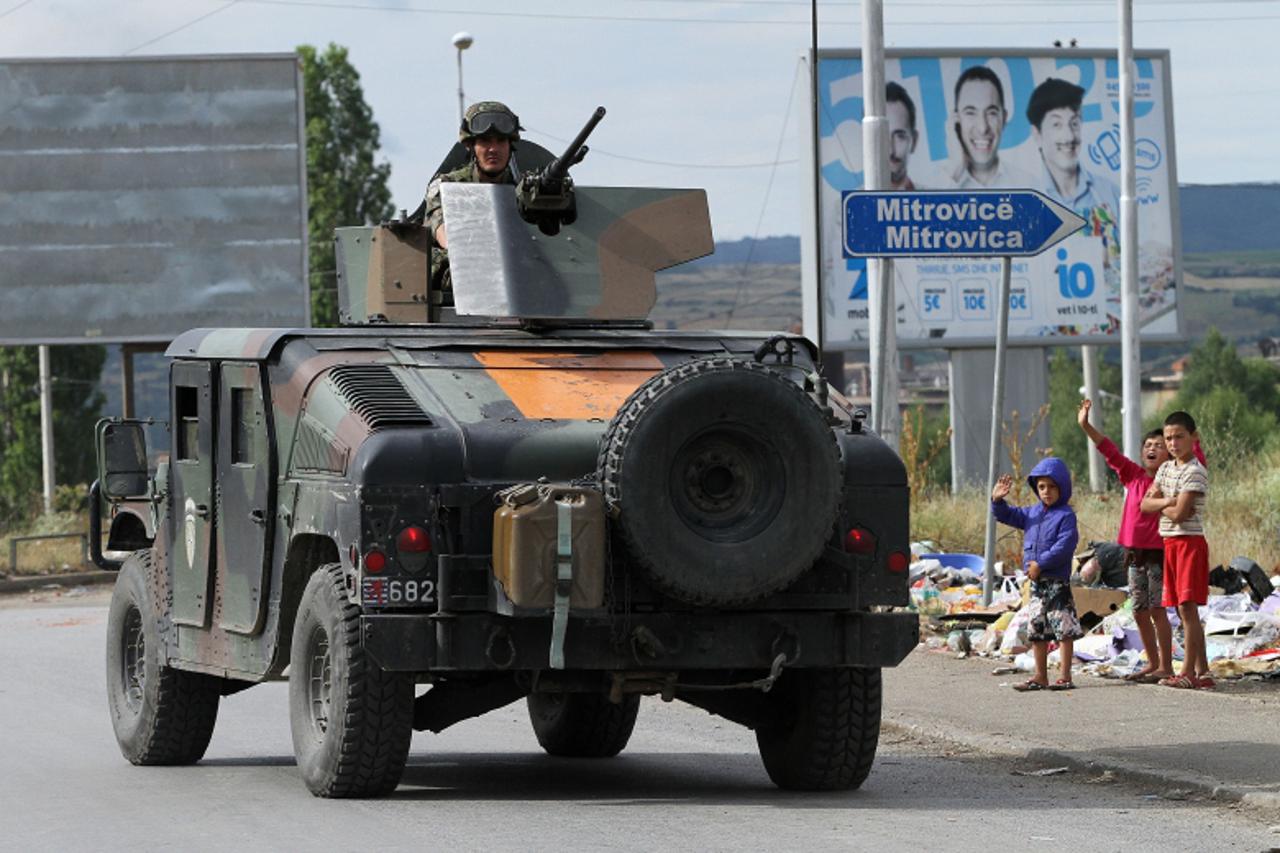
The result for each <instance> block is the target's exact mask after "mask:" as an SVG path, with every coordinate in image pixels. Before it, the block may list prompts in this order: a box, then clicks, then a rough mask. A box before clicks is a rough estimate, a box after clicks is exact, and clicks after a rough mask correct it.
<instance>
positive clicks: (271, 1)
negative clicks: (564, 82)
mask: <svg viewBox="0 0 1280 853" xmlns="http://www.w3.org/2000/svg"><path fill="white" fill-rule="evenodd" d="M240 2H243V3H253V4H256V5H260V6H297V7H303V8H314V9H352V10H357V11H361V12H399V13H402V14H417V15H466V16H468V17H473V18H474V17H490V18H523V19H533V20H560V21H607V22H621V23H638V24H716V25H722V26H724V25H749V26H771V27H776V26H779V25H782V26H809V22H808V21H807V20H787V19H772V20H758V19H747V18H688V17H685V18H671V17H656V16H649V15H583V14H566V13H556V12H501V11H491V10H477V9H423V8H420V7H417V6H394V7H393V6H379V5H370V4H367V3H366V4H362V3H347V2H319V0H240ZM1241 2H1261V0H1241ZM922 5H929V4H922ZM972 5H974V6H989V5H999V3H998V1H997V2H993V3H977V2H975V3H973V4H972ZM1013 5H1019V6H1022V7H1023V8H1025V7H1026V4H1016V3H1015V4H1013ZM1036 5H1041V6H1043V7H1044V8H1046V9H1047V8H1055V9H1056V8H1060V6H1058V5H1056V4H1055V5H1053V6H1050V5H1049V4H1047V3H1046V4H1036ZM931 6H932V8H934V9H935V10H936V9H937V4H931ZM796 8H800V7H798V6H797V7H796ZM1270 20H1280V15H1245V16H1236V17H1224V16H1216V17H1205V18H1142V19H1136V20H1135V21H1134V24H1135V25H1139V24H1181V23H1188V24H1194V23H1206V22H1210V23H1220V22H1228V21H1270ZM1115 22H1116V19H1115V18H1101V19H1079V18H1075V19H1070V20H994V21H993V20H988V19H984V20H980V21H936V20H935V21H890V22H886V23H887V25H888V26H891V27H895V28H896V27H915V26H921V27H993V26H1077V25H1091V24H1093V25H1102V24H1105V25H1107V26H1114V25H1115ZM193 23H194V22H193ZM833 23H834V24H848V25H851V26H852V25H854V24H855V22H853V21H838V22H828V26H830V25H832V24H833Z"/></svg>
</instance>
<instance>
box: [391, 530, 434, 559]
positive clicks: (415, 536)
mask: <svg viewBox="0 0 1280 853" xmlns="http://www.w3.org/2000/svg"><path fill="white" fill-rule="evenodd" d="M396 550H397V551H399V552H401V553H408V554H420V553H422V552H423V551H430V550H431V534H429V533H427V531H425V530H423V529H422V528H421V527H418V526H417V525H412V524H411V525H409V526H408V527H406V528H405V529H404V530H401V531H400V535H399V536H397V537H396Z"/></svg>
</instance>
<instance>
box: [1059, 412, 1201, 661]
mask: <svg viewBox="0 0 1280 853" xmlns="http://www.w3.org/2000/svg"><path fill="white" fill-rule="evenodd" d="M1092 405H1093V403H1092V401H1090V400H1082V401H1081V402H1080V410H1079V411H1078V412H1077V414H1076V420H1077V421H1078V422H1079V423H1080V429H1082V430H1084V432H1085V435H1087V436H1089V440H1090V441H1092V442H1093V443H1094V444H1096V445H1097V446H1098V452H1099V453H1101V454H1102V456H1103V458H1104V459H1106V460H1107V465H1109V466H1110V467H1111V470H1112V471H1115V472H1116V476H1118V477H1119V478H1120V484H1121V485H1122V486H1124V509H1123V510H1122V512H1121V515H1120V535H1119V536H1118V537H1117V539H1116V541H1118V542H1119V543H1120V544H1121V545H1122V546H1124V549H1125V565H1127V566H1128V567H1129V597H1130V598H1132V599H1133V618H1134V621H1135V622H1137V623H1138V634H1139V635H1140V636H1141V637H1142V646H1143V648H1145V649H1146V650H1147V666H1146V668H1145V669H1143V670H1141V671H1139V672H1135V673H1133V674H1131V675H1127V676H1125V679H1126V680H1127V681H1138V682H1141V683H1143V684H1154V683H1156V682H1157V681H1159V680H1160V679H1162V678H1168V677H1170V676H1172V675H1173V631H1172V629H1171V628H1170V626H1169V615H1168V614H1167V613H1166V612H1165V609H1164V606H1163V603H1162V601H1161V599H1162V598H1163V596H1164V542H1163V540H1162V539H1161V538H1160V516H1159V514H1152V513H1144V512H1143V511H1142V498H1143V497H1144V496H1145V495H1146V493H1147V490H1148V489H1149V488H1151V484H1152V483H1153V482H1155V475H1156V472H1157V471H1158V470H1160V466H1161V465H1162V464H1164V463H1165V462H1167V461H1168V460H1169V450H1168V448H1167V447H1166V446H1165V441H1164V431H1163V430H1159V429H1153V430H1151V432H1149V433H1147V434H1146V436H1145V437H1144V438H1143V441H1142V464H1141V465H1139V464H1138V463H1136V462H1134V461H1133V460H1132V459H1129V458H1128V457H1127V456H1125V455H1124V454H1123V453H1121V452H1120V448H1118V447H1116V445H1115V443H1114V442H1113V441H1112V440H1111V439H1109V438H1107V437H1106V436H1105V435H1103V434H1102V433H1101V432H1099V431H1098V430H1097V429H1096V428H1095V427H1094V426H1093V424H1091V423H1089V409H1090V408H1091V407H1092ZM1199 449H1200V448H1199V446H1198V445H1197V447H1196V450H1197V451H1199Z"/></svg>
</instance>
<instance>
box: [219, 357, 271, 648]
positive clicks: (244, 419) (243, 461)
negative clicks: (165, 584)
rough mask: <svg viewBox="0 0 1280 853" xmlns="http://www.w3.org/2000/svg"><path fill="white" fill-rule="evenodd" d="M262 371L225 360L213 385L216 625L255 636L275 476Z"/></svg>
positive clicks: (262, 608) (264, 579) (263, 595)
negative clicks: (218, 590) (219, 585)
mask: <svg viewBox="0 0 1280 853" xmlns="http://www.w3.org/2000/svg"><path fill="white" fill-rule="evenodd" d="M264 390H265V385H264V383H263V380H262V368H261V366H260V365H258V364H255V363H243V362H228V363H224V364H223V365H222V367H221V376H220V377H219V381H218V398H219V399H218V453H217V461H216V465H217V473H218V476H217V482H218V513H217V516H218V527H217V542H218V546H217V565H218V576H219V577H220V578H222V606H221V607H220V608H219V617H218V624H219V625H221V626H222V627H223V628H225V629H226V630H228V631H233V632H235V633H238V634H257V633H259V632H260V631H261V630H262V624H263V622H264V620H265V618H266V607H265V603H266V598H267V596H266V590H267V573H268V572H269V570H270V562H271V537H272V535H273V530H272V528H273V522H274V519H275V512H274V511H273V508H274V506H275V501H274V494H273V492H274V488H273V486H274V485H275V474H274V471H273V467H272V464H271V433H270V423H269V420H268V415H267V409H266V401H265V399H264Z"/></svg>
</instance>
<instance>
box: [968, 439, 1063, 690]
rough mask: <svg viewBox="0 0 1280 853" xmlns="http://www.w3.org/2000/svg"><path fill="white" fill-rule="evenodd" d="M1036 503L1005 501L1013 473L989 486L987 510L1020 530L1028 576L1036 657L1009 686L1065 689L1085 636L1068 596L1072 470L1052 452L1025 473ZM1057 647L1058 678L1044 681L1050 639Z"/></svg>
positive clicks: (1029, 632)
mask: <svg viewBox="0 0 1280 853" xmlns="http://www.w3.org/2000/svg"><path fill="white" fill-rule="evenodd" d="M1027 482H1028V483H1030V485H1031V488H1033V489H1035V492H1036V496H1037V497H1038V498H1039V502H1038V503H1036V504H1035V505H1034V506H1030V507H1027V508H1025V509H1023V508H1021V507H1016V506H1010V505H1009V504H1007V503H1005V500H1004V499H1005V497H1006V496H1007V495H1008V494H1009V489H1011V488H1012V487H1013V478H1012V477H1010V476H1009V475H1008V474H1005V475H1003V476H1001V477H1000V479H999V480H997V481H996V485H995V488H994V489H992V490H991V512H992V513H993V514H994V515H995V517H996V520H997V521H999V522H1001V523H1003V524H1007V525H1009V526H1010V527H1016V528H1018V529H1020V530H1022V531H1024V535H1023V538H1022V565H1023V568H1025V569H1026V571H1027V576H1028V577H1030V578H1031V601H1030V602H1029V603H1028V605H1027V606H1028V607H1030V608H1031V621H1030V623H1029V625H1028V627H1027V638H1028V639H1029V640H1030V641H1031V648H1032V652H1033V654H1034V656H1035V662H1036V672H1035V676H1034V677H1032V678H1030V679H1028V680H1027V681H1025V682H1023V683H1021V684H1015V685H1014V686H1013V689H1014V690H1018V691H1020V692H1027V691H1032V690H1044V689H1046V688H1048V689H1049V690H1070V689H1071V688H1072V687H1074V686H1075V685H1074V684H1072V682H1071V659H1072V656H1073V654H1074V645H1075V641H1076V640H1077V639H1078V638H1080V637H1082V636H1084V632H1083V631H1081V630H1080V619H1079V618H1078V617H1077V616H1076V606H1075V600H1074V599H1073V598H1072V597H1071V586H1070V580H1071V555H1072V554H1073V553H1075V550H1076V543H1077V542H1079V540H1080V534H1079V533H1078V532H1077V529H1076V514H1075V511H1074V510H1072V509H1071V506H1070V504H1069V502H1070V500H1071V472H1070V471H1068V470H1067V466H1066V463H1064V462H1063V461H1062V460H1061V459H1059V458H1057V457H1056V456H1047V457H1045V458H1044V459H1041V460H1040V461H1039V462H1037V463H1036V466H1035V467H1034V468H1032V469H1031V474H1030V475H1029V476H1028V477H1027ZM1050 640H1057V641H1058V643H1059V645H1060V646H1061V649H1060V654H1061V656H1062V661H1061V677H1059V678H1058V680H1057V681H1055V682H1054V683H1053V684H1050V683H1049V671H1048V670H1049V641H1050Z"/></svg>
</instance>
